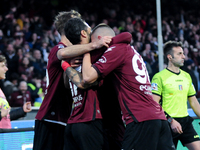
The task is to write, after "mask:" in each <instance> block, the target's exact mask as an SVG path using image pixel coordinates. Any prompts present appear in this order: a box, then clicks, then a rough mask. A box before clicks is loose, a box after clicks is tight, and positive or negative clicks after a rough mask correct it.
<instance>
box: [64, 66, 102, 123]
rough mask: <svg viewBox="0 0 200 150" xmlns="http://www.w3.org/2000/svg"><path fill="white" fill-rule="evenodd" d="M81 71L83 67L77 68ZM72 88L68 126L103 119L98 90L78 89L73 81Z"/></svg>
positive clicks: (93, 88) (94, 88) (95, 88)
mask: <svg viewBox="0 0 200 150" xmlns="http://www.w3.org/2000/svg"><path fill="white" fill-rule="evenodd" d="M76 69H77V71H79V72H80V71H81V66H80V67H77V68H76ZM69 83H70V88H71V93H72V98H73V104H72V113H71V115H70V117H69V119H68V121H67V123H68V124H71V123H79V122H88V121H92V120H95V119H102V116H101V111H100V108H99V100H98V98H97V88H98V87H92V88H89V89H86V90H85V89H80V88H77V86H76V85H75V84H73V83H72V82H71V81H70V82H69Z"/></svg>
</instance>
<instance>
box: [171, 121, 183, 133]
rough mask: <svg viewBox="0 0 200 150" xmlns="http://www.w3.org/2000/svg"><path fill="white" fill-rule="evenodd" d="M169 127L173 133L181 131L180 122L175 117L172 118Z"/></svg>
mask: <svg viewBox="0 0 200 150" xmlns="http://www.w3.org/2000/svg"><path fill="white" fill-rule="evenodd" d="M171 129H172V131H173V132H174V133H179V134H181V133H183V131H182V127H181V124H180V123H179V122H178V121H176V120H175V119H173V121H172V123H171Z"/></svg>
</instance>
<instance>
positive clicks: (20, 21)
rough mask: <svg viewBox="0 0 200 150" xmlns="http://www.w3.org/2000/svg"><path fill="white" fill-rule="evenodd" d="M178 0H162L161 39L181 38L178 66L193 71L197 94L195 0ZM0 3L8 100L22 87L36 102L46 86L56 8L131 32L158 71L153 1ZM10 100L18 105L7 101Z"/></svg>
mask: <svg viewBox="0 0 200 150" xmlns="http://www.w3.org/2000/svg"><path fill="white" fill-rule="evenodd" d="M179 2H180V1H176V2H174V1H171V2H169V1H163V3H162V5H161V9H162V34H163V42H166V41H169V40H175V41H181V42H182V43H183V46H184V53H185V57H186V58H185V65H184V67H183V68H182V69H183V70H185V71H186V72H188V73H189V74H190V75H191V77H192V80H193V84H194V86H195V89H196V91H197V97H198V98H199V97H200V81H199V79H200V17H199V16H200V15H199V12H198V8H197V6H198V5H199V2H197V1H194V2H193V4H190V3H189V1H184V2H183V1H182V3H181V4H179ZM0 3H1V5H0V54H1V55H4V56H5V57H6V59H7V66H8V69H9V70H8V72H7V74H6V76H7V77H6V80H4V81H2V83H1V87H2V89H3V91H4V93H5V95H6V97H7V99H8V101H13V99H15V98H16V97H17V96H18V95H17V94H16V91H18V90H22V91H28V92H26V93H27V94H25V101H27V100H30V99H29V98H31V101H32V106H40V103H41V102H42V99H43V96H44V92H45V87H46V80H47V79H46V66H47V61H48V54H49V52H50V50H51V48H52V47H54V46H55V45H56V44H57V43H58V41H59V40H60V35H59V34H58V32H57V31H56V30H55V26H54V24H53V21H54V20H53V18H54V17H55V16H56V15H57V14H58V12H59V11H68V10H71V9H75V10H77V11H79V12H80V13H81V14H82V18H83V19H84V20H85V21H86V22H87V23H88V24H89V25H90V26H91V27H92V28H93V27H95V26H96V25H97V24H99V23H100V22H103V23H106V24H108V25H109V26H110V27H111V28H113V30H114V31H115V33H116V34H119V33H121V32H124V31H128V32H130V33H131V34H132V36H133V38H132V42H131V44H132V45H133V46H134V48H135V49H136V50H137V51H138V52H139V53H140V54H141V55H142V57H143V59H144V61H145V63H146V66H147V70H148V72H149V75H150V78H152V77H153V75H154V74H155V73H157V72H158V71H159V68H158V43H157V22H156V3H155V1H153V0H149V1H148V2H147V1H146V2H145V1H143V0H140V1H139V0H136V1H134V2H133V1H131V0H126V1H118V0H111V1H109V3H108V2H106V1H105V0H101V1H100V0H96V1H92V0H83V1H82V2H76V1H70V2H67V1H66V2H63V1H59V0H51V1H48V0H43V1H39V0H31V1H27V0H17V1H10V0H3V1H1V2H0ZM178 5H179V6H180V7H178ZM186 6H187V7H186ZM169 8H170V9H169ZM169 10H170V11H169ZM21 80H24V81H26V82H27V85H25V88H20V86H18V83H19V82H20V81H21ZM27 95H28V97H27ZM23 100H24V99H23ZM11 106H12V107H15V106H16V105H15V104H13V105H12V103H11Z"/></svg>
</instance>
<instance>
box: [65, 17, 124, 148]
mask: <svg viewBox="0 0 200 150" xmlns="http://www.w3.org/2000/svg"><path fill="white" fill-rule="evenodd" d="M85 24H86V23H85V22H83V21H82V20H81V19H78V18H72V19H70V20H69V21H68V22H67V24H66V31H65V33H66V37H67V38H68V39H69V40H70V41H73V44H78V43H81V44H84V43H85V42H87V40H86V39H87V38H86V37H87V35H88V34H86V33H87V32H86V31H87V30H86V26H85ZM84 28H85V29H84ZM84 33H85V34H84ZM80 34H81V36H80ZM105 50H106V48H104V49H101V50H99V49H98V50H95V51H92V52H91V55H92V61H93V62H95V61H96V60H98V58H100V57H101V55H102V54H103V52H104V51H105ZM64 63H66V62H64ZM64 63H63V64H64ZM63 64H62V65H63ZM64 70H65V68H64ZM76 70H79V71H81V67H78V68H76ZM73 73H74V74H73ZM66 74H67V75H68V76H69V78H70V85H71V86H70V87H71V89H72V91H73V92H72V95H74V96H73V100H74V103H73V106H74V109H73V111H72V114H71V116H70V118H69V120H68V125H67V127H66V131H65V132H66V134H65V137H66V140H65V141H66V142H65V144H66V149H73V148H72V147H69V146H72V145H73V143H78V144H75V145H74V146H73V147H74V148H75V149H78V147H82V148H81V149H89V148H90V149H102V143H103V141H102V133H103V134H104V146H103V150H108V149H115V150H121V141H122V139H123V134H124V130H125V127H124V124H123V121H122V117H121V110H120V107H119V102H118V101H117V98H116V97H117V94H116V93H115V91H113V86H112V84H111V83H110V82H109V81H110V78H111V77H112V76H108V77H107V78H106V80H105V79H104V81H103V84H102V82H101V86H100V87H99V86H95V87H91V88H88V85H87V86H85V85H84V87H82V84H81V79H82V78H81V73H79V72H76V71H75V70H73V69H72V68H71V69H70V70H69V69H68V70H67V71H66ZM77 77H78V78H80V81H79V80H77V79H75V78H77ZM73 82H74V83H73ZM76 85H77V86H76ZM89 86H92V85H89ZM85 88H87V89H85ZM82 89H84V90H82ZM99 100H101V101H100V102H99ZM94 102H95V103H96V104H95V107H96V108H95V109H96V110H97V109H98V111H97V112H98V115H96V117H99V118H98V121H97V119H95V118H94V116H95V115H94V112H96V111H95V109H94V108H93V107H94ZM88 108H92V109H88ZM111 108H112V110H111ZM88 112H89V113H88ZM80 116H82V117H81V118H80ZM102 116H103V120H102ZM91 119H92V120H91ZM102 123H103V126H102ZM85 124H87V126H88V127H90V128H89V129H87V128H85V129H84V130H79V128H80V127H81V128H83V127H82V126H83V125H85ZM97 127H98V128H97ZM102 127H103V131H104V132H103V131H102ZM99 129H101V130H99ZM80 131H81V132H80ZM83 133H90V134H83ZM75 135H76V136H75ZM95 136H96V138H94V137H95ZM91 141H93V142H91Z"/></svg>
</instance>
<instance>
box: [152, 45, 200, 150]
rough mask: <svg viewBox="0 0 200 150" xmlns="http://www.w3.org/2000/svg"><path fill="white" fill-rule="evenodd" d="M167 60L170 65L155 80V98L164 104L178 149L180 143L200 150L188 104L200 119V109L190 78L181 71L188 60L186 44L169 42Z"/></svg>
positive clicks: (165, 51) (166, 50)
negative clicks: (184, 45)
mask: <svg viewBox="0 0 200 150" xmlns="http://www.w3.org/2000/svg"><path fill="white" fill-rule="evenodd" d="M164 56H165V59H166V60H167V63H168V65H167V68H166V69H164V70H162V71H160V72H159V73H157V74H155V75H154V76H153V78H152V84H151V85H152V93H153V98H154V100H155V101H157V102H158V103H159V102H161V105H162V108H163V109H164V111H165V112H166V113H167V114H168V121H169V123H170V126H171V129H172V131H173V132H172V135H173V142H174V144H175V146H176V147H177V143H178V140H180V141H181V143H182V144H183V145H184V146H186V147H187V148H188V149H193V150H199V149H200V139H199V135H198V134H197V133H196V131H195V130H194V127H193V125H192V121H193V118H191V117H190V116H189V114H188V111H187V108H188V107H187V100H188V101H189V103H190V106H191V107H192V109H193V110H194V112H195V114H196V115H197V116H198V117H199V118H200V105H199V102H198V101H197V99H196V96H195V94H196V92H195V89H194V86H193V84H192V79H191V77H190V75H189V74H188V73H186V72H185V71H183V70H181V69H180V67H181V66H183V65H184V58H185V55H184V53H183V48H182V44H181V43H180V42H176V41H169V42H166V43H165V45H164Z"/></svg>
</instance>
